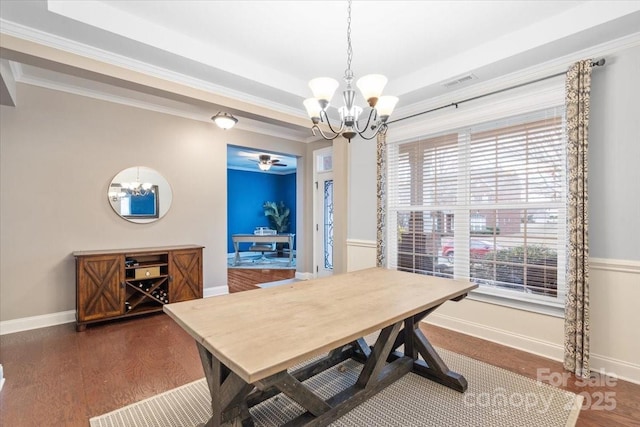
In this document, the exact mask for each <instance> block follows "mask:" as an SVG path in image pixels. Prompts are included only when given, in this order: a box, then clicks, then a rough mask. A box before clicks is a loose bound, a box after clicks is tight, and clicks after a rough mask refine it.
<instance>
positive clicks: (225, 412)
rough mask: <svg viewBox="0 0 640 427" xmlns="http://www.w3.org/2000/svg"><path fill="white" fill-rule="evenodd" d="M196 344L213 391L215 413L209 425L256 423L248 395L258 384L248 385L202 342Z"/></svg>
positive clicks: (212, 398)
mask: <svg viewBox="0 0 640 427" xmlns="http://www.w3.org/2000/svg"><path fill="white" fill-rule="evenodd" d="M196 344H197V346H198V353H199V354H200V361H201V362H202V367H203V369H204V374H205V378H206V379H207V385H208V386H209V393H210V394H211V413H212V416H211V419H209V421H208V422H207V423H206V425H205V426H206V427H221V426H243V427H251V426H253V419H252V418H251V415H250V414H249V409H248V407H247V396H248V395H249V393H250V392H251V391H252V390H253V389H254V386H252V385H251V384H247V383H246V382H245V381H244V380H242V378H240V377H239V376H237V375H236V374H235V373H233V372H232V371H231V370H229V368H227V367H226V366H225V365H224V364H222V363H220V361H219V360H218V359H217V358H216V357H214V356H213V355H212V354H211V353H210V352H209V350H207V349H206V348H204V346H202V344H200V343H196Z"/></svg>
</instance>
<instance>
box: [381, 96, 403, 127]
mask: <svg viewBox="0 0 640 427" xmlns="http://www.w3.org/2000/svg"><path fill="white" fill-rule="evenodd" d="M397 103H398V97H397V96H389V95H386V96H381V97H380V98H378V103H377V104H376V110H377V111H378V117H380V118H381V119H384V120H385V121H386V119H387V118H389V116H390V115H391V113H393V109H394V108H395V107H396V104H397Z"/></svg>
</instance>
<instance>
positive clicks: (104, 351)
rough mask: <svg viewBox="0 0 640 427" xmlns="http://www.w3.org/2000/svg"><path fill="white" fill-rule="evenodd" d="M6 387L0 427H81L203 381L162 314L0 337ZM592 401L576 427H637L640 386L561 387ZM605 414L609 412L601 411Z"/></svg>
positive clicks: (185, 342)
mask: <svg viewBox="0 0 640 427" xmlns="http://www.w3.org/2000/svg"><path fill="white" fill-rule="evenodd" d="M423 329H424V330H425V333H426V335H427V337H429V338H430V340H431V342H432V343H433V344H434V345H436V346H439V347H443V348H447V349H450V350H452V351H455V352H457V353H461V354H465V355H467V356H470V357H472V358H474V359H477V360H482V361H485V362H488V363H491V364H493V365H496V366H501V367H503V368H505V369H508V370H510V371H513V372H516V373H518V374H521V375H524V376H527V377H531V378H536V375H537V370H538V369H544V368H547V369H549V370H550V372H554V373H562V372H563V370H562V366H561V364H560V363H558V362H554V361H551V360H548V359H545V358H542V357H538V356H534V355H531V354H528V353H524V352H521V351H518V350H513V349H510V348H508V347H504V346H500V345H497V344H493V343H490V342H487V341H483V340H480V339H477V338H473V337H470V336H467V335H462V334H458V333H455V332H451V331H448V330H445V329H441V328H437V327H434V326H425V327H424V328H423ZM0 363H1V364H2V365H3V367H4V372H5V374H4V375H5V378H6V382H5V385H4V388H3V389H2V391H1V392H0V425H1V426H3V427H4V426H6V427H22V426H34V427H35V426H37V427H41V426H82V427H87V426H88V425H89V418H91V417H93V416H96V415H100V414H103V413H105V412H109V411H112V410H114V409H118V408H120V407H122V406H124V405H127V404H130V403H133V402H136V401H138V400H141V399H145V398H147V397H150V396H153V395H155V394H158V393H161V392H163V391H166V390H169V389H172V388H174V387H177V386H179V385H182V384H186V383H188V382H191V381H194V380H196V379H198V378H201V377H203V373H202V367H201V365H200V360H199V357H198V353H197V351H196V346H195V344H194V342H193V340H192V339H191V337H189V336H188V335H187V334H186V333H185V332H184V331H183V330H182V329H181V328H180V327H179V326H177V325H176V324H175V323H174V322H173V321H172V320H171V319H170V318H169V317H167V316H166V315H164V314H157V315H151V316H147V317H143V318H136V319H130V320H124V321H120V322H115V323H113V322H112V323H108V324H102V325H95V326H90V327H88V328H87V330H86V331H85V332H76V331H75V327H74V325H73V324H66V325H59V326H53V327H49V328H42V329H38V330H34V331H27V332H20V333H15V334H9V335H4V336H0ZM564 388H566V389H568V390H571V391H574V392H576V393H584V394H587V395H589V396H597V393H605V392H609V393H613V395H611V396H613V403H615V409H613V410H602V408H603V407H604V403H605V402H601V403H602V405H600V408H598V407H597V405H593V403H594V402H595V399H590V400H592V408H583V411H582V413H581V415H580V418H579V419H578V425H579V426H639V425H640V386H639V385H635V384H631V383H628V382H624V381H618V382H617V383H616V385H614V386H610V387H602V386H591V387H581V386H579V385H576V380H575V378H573V377H570V378H569V379H568V380H567V385H566V387H564ZM609 406H611V405H609Z"/></svg>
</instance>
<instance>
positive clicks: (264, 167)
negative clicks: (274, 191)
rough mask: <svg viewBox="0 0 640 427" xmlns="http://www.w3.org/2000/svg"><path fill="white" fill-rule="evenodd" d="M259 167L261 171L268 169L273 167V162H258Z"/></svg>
mask: <svg viewBox="0 0 640 427" xmlns="http://www.w3.org/2000/svg"><path fill="white" fill-rule="evenodd" d="M258 168H260V170H261V171H268V170H269V169H271V163H263V162H260V163H258Z"/></svg>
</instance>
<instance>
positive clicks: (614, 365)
mask: <svg viewBox="0 0 640 427" xmlns="http://www.w3.org/2000/svg"><path fill="white" fill-rule="evenodd" d="M589 364H590V365H591V370H592V371H595V372H600V373H601V374H605V375H609V376H612V377H615V378H618V379H621V380H624V381H629V382H630V383H634V384H640V365H638V364H637V363H630V362H625V361H624V360H619V359H614V358H612V357H608V356H602V355H600V354H595V353H591V354H590V360H589Z"/></svg>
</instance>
